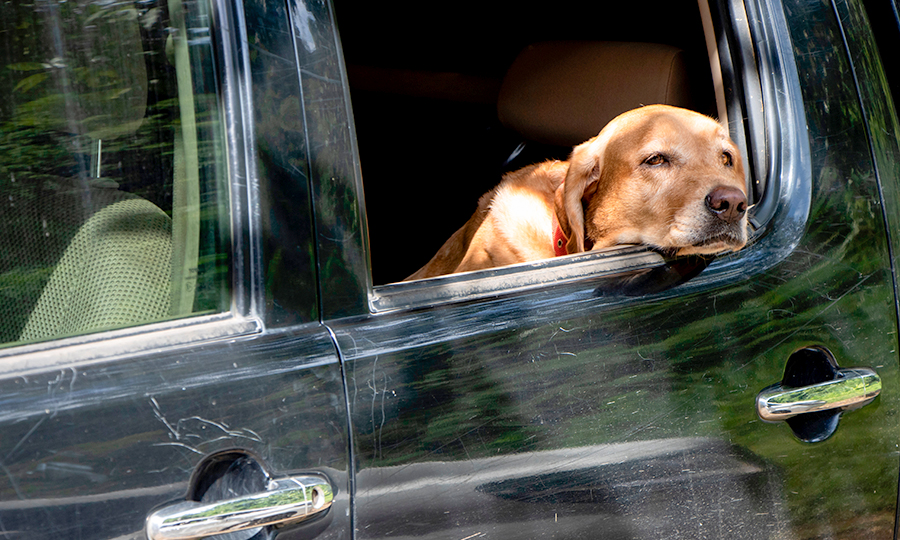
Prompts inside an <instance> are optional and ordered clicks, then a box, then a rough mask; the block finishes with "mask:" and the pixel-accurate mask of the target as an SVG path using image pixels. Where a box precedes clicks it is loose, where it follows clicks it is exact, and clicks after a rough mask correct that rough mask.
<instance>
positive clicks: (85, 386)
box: [0, 2, 350, 539]
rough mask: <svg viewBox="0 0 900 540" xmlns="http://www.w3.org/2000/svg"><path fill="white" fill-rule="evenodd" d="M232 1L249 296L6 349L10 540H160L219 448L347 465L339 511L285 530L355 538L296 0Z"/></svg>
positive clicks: (1, 499)
mask: <svg viewBox="0 0 900 540" xmlns="http://www.w3.org/2000/svg"><path fill="white" fill-rule="evenodd" d="M216 7H217V9H218V11H216V18H215V20H212V21H210V24H211V25H212V28H213V31H212V33H213V36H214V42H215V43H217V44H218V45H219V46H220V48H219V49H218V50H217V51H216V52H217V62H218V67H219V68H220V69H221V70H222V71H221V72H220V73H218V75H219V77H220V78H221V79H224V80H225V81H227V84H226V83H223V86H222V95H221V96H220V99H221V106H222V107H223V109H225V110H226V114H227V115H228V117H229V118H230V119H231V120H232V121H233V124H232V125H230V126H229V133H228V136H229V140H228V145H229V148H228V150H229V153H230V158H231V160H230V162H229V166H230V167H231V173H232V175H231V179H230V180H231V186H230V189H231V196H232V199H233V207H232V208H231V212H232V223H233V225H234V228H233V231H232V233H233V236H234V242H233V248H234V251H235V257H234V260H235V265H234V268H233V269H232V273H233V278H234V281H233V283H232V291H233V295H232V298H233V310H234V311H233V313H231V314H225V315H220V316H212V317H210V318H204V319H199V320H194V321H186V322H184V323H183V324H176V325H169V326H168V327H165V328H154V327H147V328H142V329H137V330H134V331H123V332H118V333H113V334H109V335H99V336H98V337H95V338H88V339H87V340H86V341H85V340H76V341H75V342H72V343H67V342H61V343H59V344H58V345H56V346H55V348H54V347H50V348H48V349H46V350H45V351H43V352H39V353H32V354H30V355H28V354H20V355H16V354H12V355H9V356H7V357H5V358H4V359H3V366H2V369H0V433H2V437H0V471H2V472H0V537H2V538H16V539H18V538H28V539H32V538H36V539H37V538H53V539H59V538H97V539H100V538H104V539H106V538H144V521H145V519H146V517H147V515H148V514H149V513H150V512H151V511H152V510H153V509H154V508H155V507H158V506H160V505H164V504H170V503H173V502H177V501H179V500H184V499H185V498H187V497H190V496H191V494H190V491H191V489H192V488H191V480H192V477H194V478H193V481H194V482H202V481H203V480H202V478H197V477H195V473H196V470H197V469H198V468H201V467H200V465H201V464H202V463H203V462H204V460H205V458H207V457H208V456H211V455H214V454H216V453H218V452H222V451H226V450H235V449H238V450H240V451H241V452H243V453H246V454H248V455H251V456H254V457H255V458H257V459H258V461H259V464H260V465H261V466H262V467H264V468H265V469H266V470H267V471H268V472H269V474H272V475H291V474H294V475H295V474H298V473H303V472H309V471H319V472H321V473H324V474H325V475H326V476H327V477H328V478H329V479H330V480H331V482H332V486H333V488H334V492H335V505H334V506H333V507H332V508H331V510H330V512H329V514H328V516H327V517H326V519H323V520H320V521H319V522H317V523H313V524H309V525H304V526H303V527H301V528H285V529H282V530H281V531H280V532H281V533H282V536H283V537H284V538H296V537H306V536H308V535H318V537H320V538H349V536H350V521H349V519H350V518H349V504H350V476H349V457H350V456H349V440H348V436H347V409H346V401H345V397H344V396H345V392H344V385H343V380H342V372H341V368H340V365H339V363H338V357H337V355H336V349H335V347H334V342H333V340H332V338H331V336H330V334H329V333H328V331H327V329H325V328H324V327H322V326H321V324H320V323H319V322H318V298H317V286H316V268H315V266H314V258H313V254H314V247H313V244H312V234H311V231H312V226H311V217H310V216H311V213H310V200H309V195H308V193H309V183H308V181H307V179H306V172H305V170H304V167H305V166H304V165H303V163H304V159H305V158H304V156H305V152H304V144H305V139H304V138H303V137H302V135H303V130H302V125H303V123H302V119H301V117H300V114H299V111H300V100H301V87H300V81H299V79H298V76H297V73H298V71H297V69H296V66H297V64H296V57H295V54H294V47H293V43H292V39H291V36H293V35H294V32H293V30H292V28H293V27H292V26H291V25H290V18H289V17H288V15H287V13H286V9H285V7H284V6H282V7H281V8H280V9H279V6H273V5H267V4H265V3H253V2H249V3H248V4H247V5H246V6H244V9H241V6H239V5H234V4H229V3H220V4H218V5H217V6H216ZM248 43H250V44H252V46H250V47H249V48H248V47H247V44H248ZM220 82H221V81H220ZM251 90H252V91H251ZM273 109H276V110H280V111H281V114H280V115H279V116H274V115H272V114H271V111H272V110H273ZM251 121H253V122H252V123H251ZM263 262H265V264H264V265H263V264H262V263H263ZM258 320H263V321H265V322H266V323H267V326H265V327H263V326H262V325H260V324H259V323H258V322H256V321H258ZM279 326H280V327H283V328H282V329H279V328H278V327H279ZM262 328H265V329H264V330H262ZM81 341H84V343H81ZM4 352H6V351H4ZM322 529H325V530H324V532H323V530H322ZM319 533H321V534H319Z"/></svg>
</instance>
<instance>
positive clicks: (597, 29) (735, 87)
mask: <svg viewBox="0 0 900 540" xmlns="http://www.w3.org/2000/svg"><path fill="white" fill-rule="evenodd" d="M579 9H580V10H582V9H583V10H587V11H588V12H587V13H582V15H583V16H581V17H577V18H576V20H572V18H571V17H569V16H568V14H567V13H566V11H565V10H559V13H558V14H554V13H547V12H546V11H545V10H541V9H540V8H537V7H536V8H535V10H533V11H532V10H530V9H528V8H525V7H523V6H521V5H517V6H516V7H515V8H514V9H513V8H511V7H510V6H508V5H506V4H505V3H498V4H496V5H494V4H492V5H491V6H482V7H480V8H479V10H478V12H479V15H478V17H472V16H471V13H468V12H466V11H465V10H456V9H453V8H450V7H447V8H446V9H445V10H444V11H440V12H434V11H428V12H424V11H422V10H421V9H417V8H416V7H415V6H414V5H412V3H404V2H401V3H400V4H398V5H395V6H394V7H392V8H391V9H383V8H382V7H381V6H377V7H376V6H375V5H371V4H370V5H359V4H358V3H353V2H340V1H336V2H335V10H336V16H337V20H338V23H339V27H340V28H341V43H342V47H343V52H344V56H345V59H346V65H347V78H348V84H349V89H350V96H351V100H352V106H353V119H354V123H355V130H356V137H357V141H358V149H359V159H360V167H361V175H362V186H363V190H364V196H365V212H366V218H367V222H368V241H369V249H370V254H369V255H370V259H371V271H372V281H373V283H374V285H375V286H374V288H373V289H372V291H373V292H372V295H371V298H372V303H373V306H374V308H375V309H376V310H377V309H381V308H384V309H392V308H396V307H402V306H409V305H417V304H422V303H427V304H434V303H435V302H441V301H447V300H449V301H455V300H461V299H471V298H474V297H477V296H492V295H495V294H497V293H498V292H503V291H509V290H520V289H522V288H528V287H533V286H539V285H541V284H545V283H549V282H554V283H555V282H559V281H571V280H582V279H585V278H588V277H596V276H598V275H602V274H610V275H611V274H617V273H620V272H621V271H623V270H625V271H628V272H646V271H647V270H648V269H651V268H656V267H659V266H660V265H665V264H667V262H668V261H669V260H670V259H671V257H670V254H669V253H666V252H659V251H648V250H647V249H640V250H635V249H634V248H633V247H619V248H615V249H613V250H611V251H609V252H605V253H597V252H596V251H595V252H588V253H579V254H576V255H569V256H568V257H566V256H563V257H559V258H549V259H543V260H541V261H539V262H527V263H522V264H516V265H514V266H512V267H509V266H507V267H503V268H492V269H490V270H481V271H478V272H476V273H475V274H474V275H467V276H464V277H461V274H454V275H452V276H445V277H441V278H437V279H436V280H434V279H432V280H426V281H425V282H423V283H416V282H412V283H411V282H409V281H407V280H409V279H410V278H411V277H413V278H415V274H414V273H415V272H416V271H417V269H419V268H421V267H422V266H423V265H425V264H426V263H428V261H429V260H430V259H431V258H432V256H434V255H435V254H436V253H438V252H439V250H441V249H442V247H443V246H444V245H445V242H446V241H447V240H448V239H449V238H451V237H452V236H453V235H454V234H455V233H456V232H457V231H458V230H461V229H460V228H461V227H462V226H463V225H464V224H465V223H466V222H467V220H468V219H469V218H470V217H471V216H472V215H473V213H474V212H475V211H476V209H478V208H480V207H479V198H480V197H482V195H485V194H487V193H489V192H490V190H491V189H492V188H493V187H494V186H496V185H497V184H498V183H499V182H500V181H501V178H502V177H503V175H504V174H508V173H510V172H512V171H517V170H521V169H522V168H524V167H527V166H529V165H531V164H534V163H539V162H543V161H545V160H566V159H568V156H569V154H570V153H571V152H572V149H573V147H574V146H576V145H578V144H580V143H582V142H584V141H585V140H587V139H588V138H590V137H592V136H594V135H596V134H597V133H598V132H599V131H600V129H601V128H602V127H603V126H604V125H605V124H606V122H608V121H609V120H611V119H612V118H614V117H615V116H616V115H618V114H620V113H623V112H626V111H628V110H631V109H635V108H639V107H642V106H645V105H650V104H653V103H666V104H670V105H676V106H678V107H683V108H687V109H690V110H692V111H696V112H699V113H701V114H704V115H708V116H710V117H712V118H714V119H718V120H719V121H720V122H721V123H722V124H723V125H725V126H726V127H727V129H728V131H729V133H730V136H731V138H732V139H733V140H734V142H735V144H736V145H737V147H738V148H739V149H740V153H741V154H742V155H743V163H744V171H745V179H744V185H745V190H746V197H747V204H748V206H749V207H751V208H752V207H753V205H754V203H758V204H756V206H755V208H753V210H752V211H751V212H749V216H750V225H749V230H750V238H751V242H752V239H753V238H754V235H755V234H756V232H757V231H758V230H759V228H760V227H761V225H764V223H765V221H766V219H768V218H769V217H770V216H771V207H772V206H773V205H772V204H769V203H767V202H766V201H765V196H766V192H767V190H768V188H767V180H768V179H769V178H771V177H772V174H771V171H770V169H772V168H773V165H772V162H771V160H772V159H774V158H773V156H770V155H769V153H768V152H767V145H768V143H769V141H768V140H767V137H769V136H770V135H771V133H773V132H772V130H771V129H766V126H767V123H766V122H767V121H769V119H768V118H764V117H763V115H762V111H763V110H766V109H764V108H763V107H762V106H761V101H762V99H763V96H762V94H763V90H764V89H763V88H762V87H761V85H760V82H759V75H758V72H757V69H756V65H755V64H756V62H757V61H758V60H759V58H758V56H759V54H758V52H757V51H755V50H754V47H755V46H756V45H755V44H754V40H755V39H757V36H755V35H753V30H752V29H751V28H750V27H749V25H748V23H747V21H748V17H747V14H746V12H745V11H744V7H743V3H742V2H725V3H722V4H711V5H707V4H706V3H705V2H700V3H698V2H695V1H684V2H658V1H653V0H650V1H644V2H635V3H628V4H618V5H616V7H615V8H612V7H610V6H609V5H607V4H592V5H589V6H580V7H579ZM590 10H596V13H591V12H590ZM645 13H654V17H653V18H652V20H650V21H648V20H647V18H646V17H645V16H643V14H645ZM554 17H558V18H559V21H555V20H554ZM535 21H542V22H541V23H540V24H536V22H535ZM673 21H674V23H673ZM462 35H465V36H467V37H466V38H465V39H460V38H459V36H462ZM717 36H727V37H728V39H721V37H717ZM411 44H415V46H412V45H411ZM571 58H577V59H578V62H577V63H572V66H574V67H571V68H565V67H564V68H560V66H565V65H566V63H567V62H569V59H571ZM542 62H543V64H542ZM659 65H664V66H665V69H657V68H656V66H659ZM578 66H581V67H582V68H583V69H579V68H578ZM670 68H671V69H670ZM548 73H549V75H548ZM573 87H577V90H573V89H572V88H573ZM583 88H589V89H590V90H589V91H588V93H587V94H582V95H578V92H580V91H581V89H583ZM652 88H666V89H667V91H666V92H663V93H660V94H654V93H653V91H652V90H648V89H652ZM523 96H524V97H523ZM769 110H772V109H771V108H770V109H769ZM773 192H774V190H773ZM760 203H761V204H760ZM755 216H762V217H763V219H761V220H759V219H754V218H755ZM723 254H725V252H723ZM705 264H706V261H697V263H696V265H694V266H695V267H698V268H699V267H700V266H703V265H705ZM533 270H535V272H532V271H533ZM691 273H692V274H695V272H691Z"/></svg>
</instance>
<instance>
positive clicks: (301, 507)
mask: <svg viewBox="0 0 900 540" xmlns="http://www.w3.org/2000/svg"><path fill="white" fill-rule="evenodd" d="M333 498H334V493H333V491H332V489H331V485H330V484H329V483H328V481H327V480H326V479H325V478H324V477H319V476H312V475H310V476H295V477H290V478H281V479H276V480H269V483H268V486H267V488H266V491H263V492H262V493H253V494H251V495H245V496H243V497H237V498H234V499H226V500H222V501H216V502H211V503H201V502H196V501H184V502H181V503H177V504H173V505H171V506H167V507H165V508H162V509H160V510H157V511H155V512H153V513H152V514H150V516H149V517H148V518H147V537H148V538H149V539H150V540H189V539H193V538H203V537H206V536H213V535H217V534H224V533H229V532H235V531H242V530H245V529H254V528H257V527H266V526H268V525H280V524H288V523H298V522H300V521H305V520H307V519H310V518H313V517H315V516H318V515H322V514H324V513H325V511H326V510H328V508H329V507H331V502H332V499H333Z"/></svg>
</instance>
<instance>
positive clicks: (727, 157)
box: [722, 150, 734, 167]
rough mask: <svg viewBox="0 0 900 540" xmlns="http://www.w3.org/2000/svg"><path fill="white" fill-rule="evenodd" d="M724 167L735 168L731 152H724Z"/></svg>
mask: <svg viewBox="0 0 900 540" xmlns="http://www.w3.org/2000/svg"><path fill="white" fill-rule="evenodd" d="M722 165H725V166H726V167H734V156H732V155H731V152H729V151H727V150H726V151H725V152H722Z"/></svg>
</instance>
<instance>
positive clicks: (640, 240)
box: [407, 105, 747, 280]
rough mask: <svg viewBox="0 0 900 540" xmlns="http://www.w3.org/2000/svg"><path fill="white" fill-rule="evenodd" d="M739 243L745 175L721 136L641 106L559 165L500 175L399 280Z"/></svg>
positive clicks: (686, 115) (713, 127)
mask: <svg viewBox="0 0 900 540" xmlns="http://www.w3.org/2000/svg"><path fill="white" fill-rule="evenodd" d="M746 242H747V196H746V193H745V187H744V169H743V164H742V162H741V157H740V154H739V153H738V149H737V147H736V146H735V144H734V143H733V142H732V141H731V139H729V137H728V132H727V131H726V130H725V129H724V128H723V127H722V126H721V125H720V124H719V123H718V122H716V121H715V120H713V119H711V118H709V117H707V116H704V115H702V114H699V113H696V112H693V111H689V110H686V109H680V108H677V107H670V106H667V105H649V106H646V107H641V108H639V109H634V110H632V111H629V112H626V113H624V114H621V115H619V116H617V117H616V118H614V119H613V120H612V121H611V122H610V123H609V124H607V125H606V127H604V128H603V130H602V131H601V132H600V134H599V135H597V136H596V137H594V138H593V139H590V140H589V141H587V142H585V143H582V144H580V145H578V146H576V147H575V148H574V149H573V151H572V154H571V155H570V156H569V160H568V161H547V162H544V163H540V164H537V165H531V166H529V167H525V168H523V169H520V170H518V171H515V172H512V173H509V174H507V175H505V176H504V177H503V179H502V181H501V182H500V184H499V185H498V186H497V187H495V188H494V189H493V190H491V191H490V192H488V193H487V194H485V195H484V196H482V197H481V199H480V200H479V202H478V210H476V212H475V214H474V215H473V216H472V217H471V218H470V219H469V221H468V222H466V224H465V225H463V226H462V228H460V229H459V230H458V231H456V232H455V233H454V234H453V236H451V237H450V239H448V240H447V241H446V242H445V243H444V245H443V246H442V247H441V249H440V250H439V251H438V252H437V254H436V255H435V256H434V257H433V258H432V259H431V260H430V261H429V262H428V264H426V265H425V266H423V267H422V268H421V269H419V271H418V272H416V273H415V274H413V275H411V276H410V277H408V278H407V280H414V279H424V278H428V277H434V276H440V275H444V274H451V273H454V272H466V271H470V270H480V269H484V268H492V267H496V266H503V265H507V264H513V263H519V262H526V261H534V260H539V259H545V258H550V257H554V256H559V255H565V254H571V253H580V252H582V251H586V250H590V249H600V248H606V247H610V246H614V245H617V244H645V245H648V246H652V247H654V248H658V249H662V250H665V251H667V252H669V253H674V254H676V255H688V254H711V253H717V252H720V251H726V250H735V251H736V250H739V249H741V248H742V247H743V246H744V244H745V243H746Z"/></svg>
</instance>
